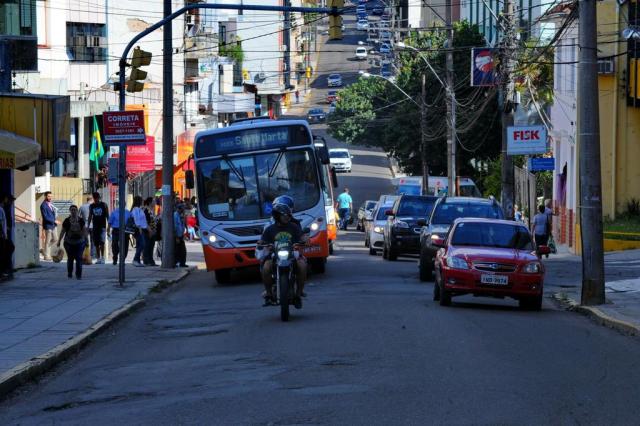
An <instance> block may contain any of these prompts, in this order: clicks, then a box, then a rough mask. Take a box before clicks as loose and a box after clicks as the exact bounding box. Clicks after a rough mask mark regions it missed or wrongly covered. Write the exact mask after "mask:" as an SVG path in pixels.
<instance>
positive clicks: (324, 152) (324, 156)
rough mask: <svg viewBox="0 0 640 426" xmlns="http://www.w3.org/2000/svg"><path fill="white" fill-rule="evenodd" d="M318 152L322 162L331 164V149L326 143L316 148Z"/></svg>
mask: <svg viewBox="0 0 640 426" xmlns="http://www.w3.org/2000/svg"><path fill="white" fill-rule="evenodd" d="M316 152H317V153H318V158H319V159H320V162H321V163H322V164H330V163H331V162H330V160H329V150H328V149H327V146H326V145H323V146H321V147H317V148H316Z"/></svg>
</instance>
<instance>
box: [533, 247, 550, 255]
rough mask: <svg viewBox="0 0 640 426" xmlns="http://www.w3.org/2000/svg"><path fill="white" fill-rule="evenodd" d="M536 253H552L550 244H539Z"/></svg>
mask: <svg viewBox="0 0 640 426" xmlns="http://www.w3.org/2000/svg"><path fill="white" fill-rule="evenodd" d="M536 253H538V254H539V255H543V254H544V255H546V254H550V253H551V248H549V246H538V248H537V249H536Z"/></svg>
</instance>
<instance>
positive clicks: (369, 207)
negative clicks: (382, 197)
mask: <svg viewBox="0 0 640 426" xmlns="http://www.w3.org/2000/svg"><path fill="white" fill-rule="evenodd" d="M375 206H376V201H375V200H367V201H365V202H364V203H362V205H361V206H360V208H359V209H358V216H357V219H356V220H357V223H356V231H364V222H365V220H367V218H369V220H371V214H372V213H373V209H374V208H375Z"/></svg>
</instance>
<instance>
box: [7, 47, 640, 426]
mask: <svg viewBox="0 0 640 426" xmlns="http://www.w3.org/2000/svg"><path fill="white" fill-rule="evenodd" d="M325 58H329V59H330V60H331V61H333V59H332V58H331V56H330V55H325ZM335 60H339V58H337V59H335ZM319 130H321V129H319ZM330 143H332V144H333V143H337V142H335V141H330ZM354 154H355V158H354V161H355V167H354V171H353V173H352V174H351V175H340V178H341V181H343V182H344V185H349V186H350V187H351V188H352V190H353V192H354V195H357V196H359V197H361V199H364V198H373V195H375V194H376V193H380V192H385V191H387V190H388V188H389V179H388V178H389V171H388V168H386V165H385V163H384V156H383V155H382V154H380V153H377V152H375V151H371V150H367V149H364V148H355V149H354ZM371 182H373V183H371ZM432 286H433V284H432V283H421V282H420V281H418V279H417V268H416V262H415V261H414V260H410V259H401V260H400V261H398V262H387V261H383V260H382V259H381V257H379V256H369V255H368V251H367V250H366V249H365V248H364V246H363V236H362V234H361V233H357V232H352V231H349V232H347V233H342V234H341V235H340V237H339V240H338V246H337V250H336V255H335V256H333V257H331V259H330V261H329V264H328V270H327V273H326V274H325V275H313V276H311V277H310V280H309V284H308V287H307V290H308V294H309V296H308V298H307V299H306V300H305V305H304V307H303V309H302V310H300V311H296V310H294V311H293V312H292V320H291V321H290V322H289V323H282V322H280V319H279V312H278V310H277V308H262V307H260V304H261V300H260V292H261V285H260V283H259V281H258V278H257V276H256V274H255V272H253V273H251V272H249V273H246V274H243V275H241V276H236V282H235V283H234V284H232V285H227V286H219V285H215V284H214V279H213V275H212V274H210V273H206V272H197V273H194V274H193V275H191V276H190V277H189V278H188V279H186V280H185V281H184V282H182V283H180V284H178V285H176V286H174V287H172V288H171V289H169V290H168V291H166V292H164V293H162V294H158V295H155V296H154V297H152V298H151V300H150V301H149V302H148V304H147V306H146V307H144V308H143V309H142V310H140V311H138V312H137V313H135V314H134V315H132V316H131V317H129V318H127V319H125V320H123V321H121V322H119V323H118V324H116V325H115V326H114V327H112V328H111V329H110V330H109V331H108V332H106V333H104V334H103V335H102V336H100V337H99V338H98V339H96V340H95V341H94V342H93V343H91V344H90V345H89V346H88V347H87V348H86V349H85V350H83V351H82V352H81V353H80V354H79V355H77V356H76V357H74V358H72V359H70V360H69V361H68V362H67V363H66V364H64V365H62V366H60V367H58V368H56V369H55V370H54V371H53V372H52V373H50V374H48V375H46V376H44V377H43V378H42V379H41V380H40V381H39V382H38V383H34V384H32V385H29V386H25V387H23V388H22V389H21V390H20V391H19V392H18V393H16V394H15V395H13V396H12V397H11V398H9V399H7V400H5V401H3V402H2V403H0V424H2V425H13V424H62V423H64V424H83V425H84V424H114V423H121V424H149V425H165V424H167V425H174V424H234V425H235V424H265V425H290V424H291V425H292V424H330V425H334V424H350V425H353V424H358V425H359V424H363V425H365V424H366V425H370V424H381V425H387V424H519V425H521V424H532V425H539V424H615V425H620V424H638V418H639V416H640V404H638V401H639V400H640V387H639V386H638V383H640V369H639V368H638V367H639V365H640V361H639V360H640V343H639V341H638V340H637V339H633V338H630V337H626V336H622V335H620V334H618V333H616V332H613V331H611V330H608V329H605V328H603V327H599V326H597V325H595V324H594V323H592V322H590V321H589V320H587V319H585V318H584V317H581V316H579V315H577V314H574V313H570V312H565V311H562V310H558V309H556V308H555V306H554V305H553V304H551V303H550V302H548V301H546V302H545V306H544V309H543V311H542V312H522V311H519V310H518V309H517V304H516V303H515V302H513V301H496V302H494V301H493V300H491V299H489V300H484V299H477V300H476V299H472V298H461V299H459V300H457V299H454V306H453V307H450V308H443V307H440V306H438V305H437V304H436V303H434V302H433V301H431V297H430V296H431V292H432ZM456 302H457V303H456Z"/></svg>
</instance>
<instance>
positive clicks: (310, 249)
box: [302, 246, 320, 254]
mask: <svg viewBox="0 0 640 426" xmlns="http://www.w3.org/2000/svg"><path fill="white" fill-rule="evenodd" d="M319 251H320V246H308V247H305V248H303V249H302V252H303V253H305V254H307V253H318V252H319Z"/></svg>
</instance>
